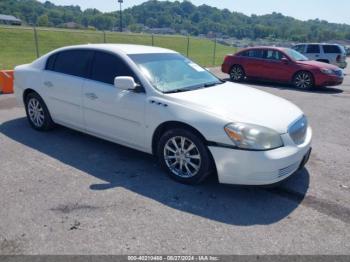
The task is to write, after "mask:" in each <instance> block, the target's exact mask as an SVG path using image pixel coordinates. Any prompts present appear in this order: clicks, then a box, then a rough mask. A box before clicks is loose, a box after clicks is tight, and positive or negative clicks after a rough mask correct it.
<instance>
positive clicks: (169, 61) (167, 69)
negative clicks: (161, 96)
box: [129, 53, 223, 93]
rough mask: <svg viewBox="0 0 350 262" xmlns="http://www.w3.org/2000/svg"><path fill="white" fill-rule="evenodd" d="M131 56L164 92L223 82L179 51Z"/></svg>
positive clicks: (186, 89)
mask: <svg viewBox="0 0 350 262" xmlns="http://www.w3.org/2000/svg"><path fill="white" fill-rule="evenodd" d="M129 57H130V58H131V59H132V60H133V61H134V62H135V63H136V65H137V66H138V67H139V68H140V70H141V72H142V73H143V74H144V75H145V76H146V77H147V79H148V80H149V81H150V82H151V83H152V85H153V86H154V87H155V88H156V89H157V90H159V91H161V92H163V93H175V92H185V91H192V90H195V89H199V88H205V87H210V86H214V85H219V84H222V82H223V81H221V80H219V79H218V78H216V77H215V76H214V75H212V74H211V73H210V72H208V71H207V70H205V69H204V68H202V67H201V66H199V65H197V64H196V63H194V62H192V61H191V60H189V59H187V58H185V57H183V56H182V55H180V54H177V53H157V54H133V55H129Z"/></svg>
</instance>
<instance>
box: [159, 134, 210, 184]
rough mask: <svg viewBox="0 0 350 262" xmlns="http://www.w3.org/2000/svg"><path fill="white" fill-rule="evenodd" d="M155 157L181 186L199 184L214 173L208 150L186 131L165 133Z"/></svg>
mask: <svg viewBox="0 0 350 262" xmlns="http://www.w3.org/2000/svg"><path fill="white" fill-rule="evenodd" d="M157 155H158V159H159V162H160V165H161V167H162V168H163V169H164V170H166V171H167V173H168V174H169V176H170V177H171V178H172V179H174V180H176V181H178V182H180V183H183V184H190V185H195V184H199V183H200V182H202V181H203V180H204V179H205V178H206V177H207V176H208V175H209V174H211V173H212V172H213V171H214V168H213V166H214V165H213V162H212V158H211V156H210V152H209V150H208V148H207V147H206V146H205V144H204V142H203V141H202V139H200V138H199V137H198V136H196V135H195V134H194V133H192V132H191V131H188V130H186V129H173V130H169V131H167V132H165V133H164V134H163V135H162V137H161V138H160V140H159V143H158V147H157Z"/></svg>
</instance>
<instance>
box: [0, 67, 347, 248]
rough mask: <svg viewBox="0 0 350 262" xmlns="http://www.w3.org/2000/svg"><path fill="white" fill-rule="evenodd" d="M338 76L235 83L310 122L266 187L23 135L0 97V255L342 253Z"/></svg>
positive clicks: (53, 136) (77, 137) (343, 160)
mask: <svg viewBox="0 0 350 262" xmlns="http://www.w3.org/2000/svg"><path fill="white" fill-rule="evenodd" d="M213 71H214V72H215V73H217V74H218V75H220V76H222V77H225V78H226V77H227V76H225V75H221V74H220V73H219V71H218V69H213ZM347 73H348V74H349V75H348V76H347V77H346V79H345V83H344V84H343V85H342V86H341V87H337V88H327V89H317V90H315V91H314V92H303V91H298V90H295V89H292V88H291V87H288V86H283V85H271V84H268V83H255V82H249V83H247V85H249V86H251V87H252V88H258V89H261V90H265V91H267V92H270V93H273V94H276V95H278V96H281V97H284V98H286V99H288V100H290V101H292V102H294V103H295V104H297V105H298V106H299V107H300V108H301V109H302V110H304V112H305V113H306V115H307V116H308V117H309V120H310V123H311V126H312V127H313V131H314V142H313V149H314V150H313V154H312V156H311V160H310V162H309V164H308V165H307V167H306V169H304V170H302V171H301V172H299V173H297V174H296V175H294V176H293V177H292V178H290V179H289V180H287V181H285V182H284V183H283V184H282V185H281V187H280V188H278V189H267V188H254V187H235V186H227V185H219V184H218V183H217V182H216V179H215V178H214V177H213V178H211V179H209V180H208V181H206V183H205V184H203V185H200V186H197V187H191V186H185V185H181V184H178V183H176V182H173V181H172V180H170V179H169V178H168V177H167V176H165V175H164V173H163V172H162V171H160V170H159V168H158V166H157V163H156V161H155V160H154V159H153V157H152V156H148V155H146V154H143V153H140V152H137V151H134V150H130V149H128V148H124V147H121V146H118V145H115V144H112V143H109V142H105V141H103V140H100V139H97V138H93V137H91V136H87V135H83V134H81V133H78V132H75V131H72V130H69V129H66V128H63V127H59V128H57V129H55V130H54V131H53V132H50V133H38V132H35V131H33V130H32V129H31V128H30V127H29V125H28V123H27V121H26V119H25V113H24V109H23V108H19V107H17V106H16V103H15V98H14V96H13V95H0V124H1V126H0V207H1V209H0V254H14V253H15V254H169V253H172V254H232V253H234V254H350V177H349V175H350V135H349V131H350V72H347ZM247 88H249V87H247Z"/></svg>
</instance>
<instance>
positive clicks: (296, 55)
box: [284, 48, 309, 61]
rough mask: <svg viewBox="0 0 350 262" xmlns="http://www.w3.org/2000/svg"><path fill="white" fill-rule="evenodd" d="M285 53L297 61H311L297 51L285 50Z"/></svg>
mask: <svg viewBox="0 0 350 262" xmlns="http://www.w3.org/2000/svg"><path fill="white" fill-rule="evenodd" d="M284 52H286V53H287V55H289V57H290V58H292V59H293V60H295V61H308V60H309V59H308V58H307V57H306V56H304V55H302V54H300V53H299V52H298V51H295V50H294V49H290V48H285V49H284Z"/></svg>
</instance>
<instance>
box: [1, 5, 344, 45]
mask: <svg viewBox="0 0 350 262" xmlns="http://www.w3.org/2000/svg"><path fill="white" fill-rule="evenodd" d="M0 13H4V14H12V15H15V16H18V17H20V18H21V19H23V20H24V21H25V22H26V23H28V24H37V25H40V26H55V27H57V26H60V25H62V24H63V23H67V22H71V21H73V22H76V23H79V24H80V25H82V26H83V27H88V26H93V27H95V28H97V29H101V30H110V29H112V28H113V27H115V26H116V25H118V22H117V21H118V20H117V19H118V13H102V12H100V11H98V10H97V9H87V10H85V11H82V10H81V9H80V7H78V6H56V5H54V4H52V3H50V2H45V3H43V4H42V3H40V2H38V1H36V0H1V1H0ZM124 24H125V25H126V26H128V28H129V29H130V30H132V31H140V30H141V29H142V26H141V25H145V26H147V27H153V28H154V27H170V28H172V29H175V30H176V31H177V32H180V31H181V30H186V31H188V32H189V33H190V34H192V35H199V34H207V33H208V32H215V33H220V34H223V35H226V36H230V37H236V38H239V39H241V38H245V37H247V38H251V39H256V38H280V39H286V40H292V41H327V40H331V39H350V25H345V24H334V23H328V22H326V21H320V20H309V21H305V22H304V21H300V20H297V19H294V18H292V17H287V16H283V15H282V14H279V13H272V14H269V15H263V16H256V15H252V16H246V15H244V14H241V13H237V12H230V11H229V10H227V9H224V10H220V9H217V8H215V7H210V6H207V5H201V6H198V7H197V6H195V5H193V4H192V3H191V2H190V1H183V2H178V1H175V2H167V1H156V0H150V1H148V2H145V3H143V4H141V5H138V6H135V7H132V8H129V9H126V10H125V11H124Z"/></svg>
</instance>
